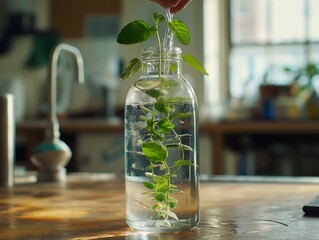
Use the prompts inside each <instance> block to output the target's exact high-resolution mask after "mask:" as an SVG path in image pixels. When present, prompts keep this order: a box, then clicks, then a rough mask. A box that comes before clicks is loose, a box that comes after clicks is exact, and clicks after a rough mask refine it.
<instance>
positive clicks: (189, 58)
mask: <svg viewBox="0 0 319 240" xmlns="http://www.w3.org/2000/svg"><path fill="white" fill-rule="evenodd" d="M182 59H183V61H184V62H185V63H187V64H188V65H189V66H190V67H192V68H194V69H195V70H197V71H199V72H200V73H202V74H204V75H207V76H208V73H207V72H206V70H205V68H204V67H203V66H202V65H201V64H200V62H199V61H198V60H197V59H196V58H194V57H193V56H192V55H190V54H187V53H184V54H183V55H182Z"/></svg>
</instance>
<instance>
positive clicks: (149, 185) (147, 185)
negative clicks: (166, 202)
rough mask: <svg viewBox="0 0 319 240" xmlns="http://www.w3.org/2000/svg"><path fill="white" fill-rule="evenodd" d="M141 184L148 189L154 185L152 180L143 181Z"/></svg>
mask: <svg viewBox="0 0 319 240" xmlns="http://www.w3.org/2000/svg"><path fill="white" fill-rule="evenodd" d="M143 185H144V186H145V187H146V188H148V189H154V188H155V185H154V183H152V182H143Z"/></svg>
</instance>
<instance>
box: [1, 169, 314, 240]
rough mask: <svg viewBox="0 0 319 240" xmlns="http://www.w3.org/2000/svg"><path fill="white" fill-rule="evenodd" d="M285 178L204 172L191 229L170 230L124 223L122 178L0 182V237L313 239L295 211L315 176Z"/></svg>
mask: <svg viewBox="0 0 319 240" xmlns="http://www.w3.org/2000/svg"><path fill="white" fill-rule="evenodd" d="M238 179H239V180H240V179H241V178H238ZM292 179H293V181H290V180H289V181H283V182H280V178H279V179H277V180H276V181H262V179H257V180H258V181H254V178H249V179H245V178H244V179H242V180H241V181H236V178H233V179H228V180H227V178H221V179H218V178H211V177H206V178H205V180H203V181H202V182H201V185H200V193H201V196H200V199H201V222H200V224H199V226H198V228H197V229H195V230H190V231H183V232H179V233H170V234H156V233H143V232H140V231H136V230H133V229H131V228H130V227H128V226H127V225H126V223H125V184H124V179H123V178H122V177H117V176H115V175H110V174H81V173H79V174H70V175H69V176H68V180H67V182H65V183H24V184H22V183H20V184H17V185H15V187H14V188H12V189H5V188H0V239H73V240H75V239H89V240H91V239H171V240H173V239H281V240H283V239H318V238H319V233H318V229H317V228H318V218H315V217H306V216H304V215H303V212H302V206H303V204H305V203H307V202H308V201H310V200H311V199H312V198H313V197H314V196H316V195H317V194H319V187H318V179H317V178H311V179H312V180H313V179H314V181H311V180H309V179H303V180H302V181H299V179H297V178H292ZM225 180H227V181H225ZM268 180H269V179H268Z"/></svg>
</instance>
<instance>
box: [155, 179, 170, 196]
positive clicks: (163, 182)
mask: <svg viewBox="0 0 319 240" xmlns="http://www.w3.org/2000/svg"><path fill="white" fill-rule="evenodd" d="M154 179H155V183H156V184H155V189H156V190H157V191H159V190H160V189H163V188H164V190H163V191H161V192H162V193H165V192H167V184H168V180H167V179H166V178H165V177H162V176H155V178H154Z"/></svg>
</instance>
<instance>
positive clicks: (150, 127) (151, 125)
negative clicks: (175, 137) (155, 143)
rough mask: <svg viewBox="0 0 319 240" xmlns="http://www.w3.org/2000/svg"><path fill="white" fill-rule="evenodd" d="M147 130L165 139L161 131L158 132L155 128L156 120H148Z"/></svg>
mask: <svg viewBox="0 0 319 240" xmlns="http://www.w3.org/2000/svg"><path fill="white" fill-rule="evenodd" d="M146 124H147V131H148V132H149V133H151V134H153V135H154V136H155V137H156V139H157V140H163V139H164V138H163V137H162V136H161V135H160V133H159V132H157V131H156V130H155V129H154V121H153V120H151V119H148V120H147V122H146Z"/></svg>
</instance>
